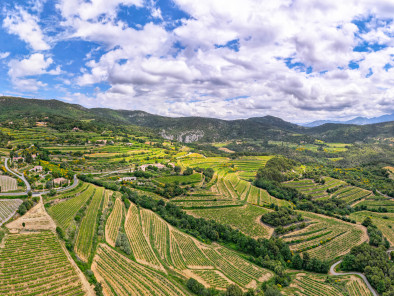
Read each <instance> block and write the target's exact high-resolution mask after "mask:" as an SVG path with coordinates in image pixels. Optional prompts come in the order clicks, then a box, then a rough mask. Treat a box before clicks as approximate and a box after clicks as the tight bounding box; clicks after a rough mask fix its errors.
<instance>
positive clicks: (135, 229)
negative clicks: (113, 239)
mask: <svg viewBox="0 0 394 296" xmlns="http://www.w3.org/2000/svg"><path fill="white" fill-rule="evenodd" d="M125 230H126V234H127V237H128V239H129V241H130V245H131V248H132V250H133V254H134V257H135V259H136V260H137V262H139V263H141V264H146V265H150V266H152V267H153V268H156V269H163V267H162V265H161V264H160V262H159V260H158V259H157V258H156V256H155V254H154V252H153V250H152V247H151V246H150V244H149V242H148V241H147V240H146V238H145V236H144V233H143V231H142V225H141V221H140V214H139V209H138V208H137V207H136V206H135V205H134V204H132V205H131V206H130V208H129V210H128V213H127V216H126V221H125Z"/></svg>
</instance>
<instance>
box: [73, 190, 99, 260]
mask: <svg viewBox="0 0 394 296" xmlns="http://www.w3.org/2000/svg"><path fill="white" fill-rule="evenodd" d="M103 197H104V188H102V187H98V188H97V189H96V191H95V193H94V195H93V198H92V201H91V202H90V204H89V206H88V208H87V210H86V215H85V217H83V219H82V222H81V225H80V227H79V231H78V236H77V240H76V243H75V253H76V254H77V255H78V257H79V258H81V259H82V260H84V261H87V260H88V259H89V257H90V255H91V252H92V245H93V236H94V234H95V232H96V223H97V221H96V220H97V216H98V211H99V208H100V205H101V201H102V200H103Z"/></svg>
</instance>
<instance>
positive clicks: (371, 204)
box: [357, 196, 394, 213]
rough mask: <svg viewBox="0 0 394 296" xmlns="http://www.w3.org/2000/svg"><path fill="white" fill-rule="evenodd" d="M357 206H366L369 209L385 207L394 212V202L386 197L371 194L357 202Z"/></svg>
mask: <svg viewBox="0 0 394 296" xmlns="http://www.w3.org/2000/svg"><path fill="white" fill-rule="evenodd" d="M357 206H360V207H361V206H365V207H366V208H367V210H371V209H373V210H375V211H376V210H378V209H379V208H385V209H386V210H387V211H388V212H390V213H394V202H393V200H390V199H388V198H385V197H377V196H370V197H368V198H366V199H365V200H363V201H361V202H360V203H358V204H357Z"/></svg>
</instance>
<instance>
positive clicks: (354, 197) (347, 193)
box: [332, 186, 372, 204]
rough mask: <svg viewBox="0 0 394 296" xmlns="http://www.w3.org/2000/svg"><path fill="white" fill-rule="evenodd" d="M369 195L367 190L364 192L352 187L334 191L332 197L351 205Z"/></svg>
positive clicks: (369, 192)
mask: <svg viewBox="0 0 394 296" xmlns="http://www.w3.org/2000/svg"><path fill="white" fill-rule="evenodd" d="M371 194H372V192H371V191H369V190H365V189H362V188H358V187H354V186H347V187H343V188H341V189H339V190H337V191H335V192H334V194H333V195H332V197H335V198H339V199H342V200H344V201H346V202H347V203H349V204H351V203H353V202H355V201H358V200H360V199H363V198H365V197H367V196H369V195H371Z"/></svg>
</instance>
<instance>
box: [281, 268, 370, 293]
mask: <svg viewBox="0 0 394 296" xmlns="http://www.w3.org/2000/svg"><path fill="white" fill-rule="evenodd" d="M293 276H294V280H293V281H292V284H291V285H290V287H288V288H285V289H284V291H283V292H284V295H289V296H290V295H297V296H312V295H313V296H337V295H339V296H346V295H349V296H372V293H371V292H370V291H369V290H368V288H367V286H366V285H365V283H364V282H363V281H362V280H361V279H360V278H358V277H356V276H335V277H330V278H329V279H330V280H329V281H327V276H321V275H317V274H311V273H299V274H296V275H293Z"/></svg>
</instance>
